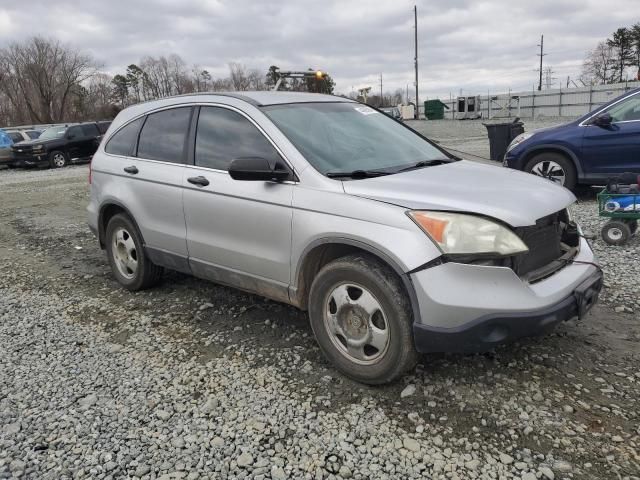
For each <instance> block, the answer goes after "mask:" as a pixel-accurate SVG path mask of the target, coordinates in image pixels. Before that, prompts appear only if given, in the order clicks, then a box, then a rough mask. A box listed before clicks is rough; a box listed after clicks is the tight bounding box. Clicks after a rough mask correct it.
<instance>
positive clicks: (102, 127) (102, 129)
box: [98, 122, 111, 134]
mask: <svg viewBox="0 0 640 480" xmlns="http://www.w3.org/2000/svg"><path fill="white" fill-rule="evenodd" d="M109 125H111V122H98V130H100V133H103V134H104V133H107V130H108V129H109Z"/></svg>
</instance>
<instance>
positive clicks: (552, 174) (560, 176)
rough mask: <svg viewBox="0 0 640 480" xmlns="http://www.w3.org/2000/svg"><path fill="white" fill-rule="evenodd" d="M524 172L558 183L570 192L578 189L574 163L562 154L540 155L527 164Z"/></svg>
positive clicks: (545, 153)
mask: <svg viewBox="0 0 640 480" xmlns="http://www.w3.org/2000/svg"><path fill="white" fill-rule="evenodd" d="M524 170H525V172H528V173H532V174H534V175H537V176H539V177H542V178H546V179H547V180H551V181H552V182H554V183H558V184H560V185H562V186H563V187H566V188H568V189H569V190H573V189H575V188H576V169H575V167H574V166H573V163H572V162H571V161H570V160H569V159H568V158H567V157H565V156H564V155H562V154H560V153H555V152H544V153H539V154H538V155H535V156H534V157H533V158H532V159H531V160H529V161H528V162H527V164H526V165H525V167H524Z"/></svg>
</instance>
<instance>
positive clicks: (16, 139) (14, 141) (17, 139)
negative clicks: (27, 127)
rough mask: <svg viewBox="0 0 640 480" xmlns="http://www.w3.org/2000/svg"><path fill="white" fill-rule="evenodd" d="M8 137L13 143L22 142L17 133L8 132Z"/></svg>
mask: <svg viewBox="0 0 640 480" xmlns="http://www.w3.org/2000/svg"><path fill="white" fill-rule="evenodd" d="M8 135H9V136H10V137H11V140H13V143H18V142H21V141H22V140H24V139H23V138H22V135H20V134H19V133H18V132H9V134H8Z"/></svg>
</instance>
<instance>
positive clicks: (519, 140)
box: [507, 132, 534, 152]
mask: <svg viewBox="0 0 640 480" xmlns="http://www.w3.org/2000/svg"><path fill="white" fill-rule="evenodd" d="M533 134H534V132H524V133H521V134H520V135H518V136H517V137H516V138H514V139H513V140H512V141H511V143H510V144H509V146H508V147H507V152H508V151H510V150H511V149H512V148H514V147H515V146H516V145H519V144H521V143H522V142H524V141H525V140H528V139H529V138H531V137H532V136H533Z"/></svg>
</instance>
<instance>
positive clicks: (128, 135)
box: [104, 117, 144, 157]
mask: <svg viewBox="0 0 640 480" xmlns="http://www.w3.org/2000/svg"><path fill="white" fill-rule="evenodd" d="M142 122H144V117H141V118H138V119H137V120H134V121H133V122H131V123H129V124H128V125H126V126H124V127H122V128H121V129H120V130H118V131H117V132H116V134H115V135H114V136H112V137H111V138H110V139H109V141H108V142H107V146H106V147H105V148H104V150H105V152H107V153H111V154H113V155H124V156H126V157H129V156H131V155H133V152H134V151H135V147H136V142H137V140H138V133H139V132H140V127H141V126H142Z"/></svg>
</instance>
